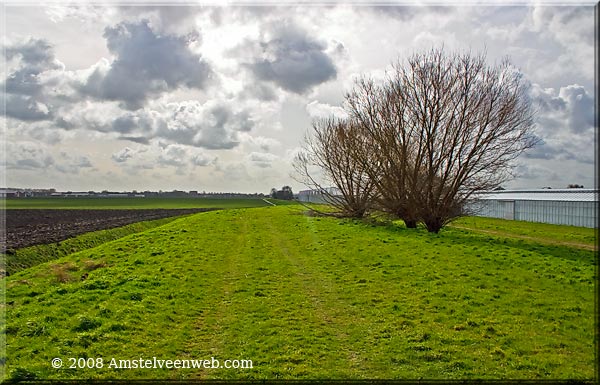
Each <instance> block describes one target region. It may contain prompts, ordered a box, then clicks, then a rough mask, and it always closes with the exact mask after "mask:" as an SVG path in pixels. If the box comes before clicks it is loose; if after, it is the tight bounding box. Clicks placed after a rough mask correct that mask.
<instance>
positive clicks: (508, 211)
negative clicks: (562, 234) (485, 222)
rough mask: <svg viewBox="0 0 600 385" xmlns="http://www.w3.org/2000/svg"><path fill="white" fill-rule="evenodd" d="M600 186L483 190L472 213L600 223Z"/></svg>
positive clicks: (575, 223)
mask: <svg viewBox="0 0 600 385" xmlns="http://www.w3.org/2000/svg"><path fill="white" fill-rule="evenodd" d="M597 208H598V190H594V189H583V188H577V189H573V188H571V189H536V190H499V191H490V192H484V193H480V194H479V195H477V196H476V200H475V201H473V203H472V204H470V205H468V207H467V211H469V212H470V214H473V215H476V216H482V217H491V218H503V219H514V220H519V221H528V222H542V223H552V224H557V225H571V226H581V227H591V228H594V227H597V219H598V218H597Z"/></svg>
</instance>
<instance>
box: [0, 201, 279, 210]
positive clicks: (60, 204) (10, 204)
mask: <svg viewBox="0 0 600 385" xmlns="http://www.w3.org/2000/svg"><path fill="white" fill-rule="evenodd" d="M3 205H5V207H6V209H188V208H204V207H206V208H223V209H227V208H242V207H263V206H269V204H268V203H266V202H265V201H263V200H262V199H258V198H12V199H11V198H9V199H0V207H3Z"/></svg>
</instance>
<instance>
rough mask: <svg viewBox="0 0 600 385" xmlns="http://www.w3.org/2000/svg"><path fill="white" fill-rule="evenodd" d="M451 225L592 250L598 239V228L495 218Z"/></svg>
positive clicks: (460, 220) (474, 218) (468, 219)
mask: <svg viewBox="0 0 600 385" xmlns="http://www.w3.org/2000/svg"><path fill="white" fill-rule="evenodd" d="M451 226H452V227H455V228H463V229H468V230H474V231H478V232H482V233H487V234H493V235H499V236H505V237H513V238H521V239H532V240H535V241H537V242H542V243H547V244H554V245H567V246H573V247H578V248H583V249H588V250H594V249H595V248H596V247H597V239H598V229H589V228H585V227H576V226H565V225H550V224H545V223H531V222H525V221H509V220H504V219H497V218H482V217H464V218H460V219H459V220H457V221H455V222H453V223H452V224H451Z"/></svg>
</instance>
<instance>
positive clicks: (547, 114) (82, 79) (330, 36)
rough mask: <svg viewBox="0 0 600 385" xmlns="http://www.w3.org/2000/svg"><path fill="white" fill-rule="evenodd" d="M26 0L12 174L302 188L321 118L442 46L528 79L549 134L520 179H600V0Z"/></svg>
mask: <svg viewBox="0 0 600 385" xmlns="http://www.w3.org/2000/svg"><path fill="white" fill-rule="evenodd" d="M26 4H27V5H21V4H20V3H8V4H7V5H6V6H5V7H4V9H3V10H2V11H3V15H2V17H3V18H4V22H3V23H2V24H4V26H5V27H4V30H3V31H2V32H1V34H2V35H1V36H0V45H1V46H2V56H3V57H2V60H3V61H4V63H3V64H4V65H3V66H2V68H1V72H0V84H2V88H3V92H2V94H0V99H1V103H0V105H3V107H2V108H3V111H2V112H3V117H2V118H1V119H2V138H1V139H3V140H2V145H3V146H4V147H5V148H4V150H3V151H2V152H3V155H4V156H2V157H1V158H0V162H1V163H2V169H3V170H2V171H1V172H2V174H1V175H0V187H4V186H9V187H22V188H24V187H29V188H56V189H57V190H59V191H67V190H71V191H88V190H95V191H101V190H105V189H107V190H111V191H129V190H138V191H143V190H163V191H170V190H173V189H178V190H198V191H207V192H208V191H220V192H227V191H235V192H248V193H253V192H263V193H268V192H269V191H270V189H271V188H272V187H277V188H281V186H283V185H290V186H292V188H293V191H295V192H297V191H299V190H302V189H305V188H306V187H305V186H302V184H300V183H299V182H297V181H296V180H295V179H294V171H293V168H292V160H293V158H294V156H295V155H296V154H297V153H298V151H299V150H300V148H301V146H302V141H303V138H304V137H305V135H306V134H307V133H308V132H309V131H310V128H311V122H312V121H313V120H314V119H318V118H321V117H327V116H331V115H335V116H341V115H342V114H343V109H342V106H343V102H344V94H345V93H346V92H348V91H349V90H350V89H351V88H352V85H353V82H354V81H355V80H356V79H357V78H359V77H361V76H367V77H372V78H374V79H382V78H383V77H384V76H385V73H386V70H389V69H390V66H391V65H392V64H393V63H396V62H400V63H401V62H402V61H403V60H405V59H406V58H407V57H408V56H409V55H411V54H413V53H416V52H422V51H424V50H429V49H431V48H439V47H443V48H444V49H445V50H447V51H465V50H470V51H472V52H476V53H479V52H482V51H485V52H486V55H487V60H488V63H489V64H490V65H493V64H494V63H498V62H500V61H501V60H502V59H503V58H505V57H507V56H508V58H509V60H510V62H511V63H512V64H513V65H514V66H515V67H516V68H517V69H518V70H519V71H520V72H521V73H522V74H523V76H524V78H525V79H526V81H527V82H528V83H529V84H530V88H529V96H530V97H531V98H532V101H533V104H534V106H535V108H536V110H537V119H536V126H535V135H536V136H537V137H538V138H539V144H538V145H537V146H536V147H534V148H532V149H530V150H528V151H527V152H525V153H524V154H522V155H521V156H520V157H519V158H518V159H517V160H516V162H515V168H514V173H515V178H514V179H513V180H511V181H510V182H508V183H505V184H504V185H503V186H504V187H505V188H542V187H547V186H549V187H552V188H564V187H566V186H567V185H568V184H571V183H576V184H580V185H584V186H585V187H589V188H592V187H595V185H594V183H595V180H594V150H595V127H594V124H595V123H594V44H595V40H594V33H595V30H594V8H593V6H592V5H585V4H578V5H567V6H564V5H561V6H558V5H552V4H537V5H534V4H533V3H532V4H528V3H522V4H513V5H512V6H498V5H450V6H433V5H406V4H404V5H399V4H392V5H390V4H386V5H380V6H375V5H365V4H364V3H362V4H352V3H346V4H336V3H328V4H322V3H321V4H316V3H315V4H303V5H293V4H290V3H284V4H277V3H271V4H269V3H263V4H258V5H257V4H253V5H245V4H237V5H229V6H216V5H210V4H209V5H207V4H204V5H202V6H196V5H192V4H191V3H186V4H185V5H184V4H179V5H175V6H160V5H152V3H146V4H143V3H140V4H136V3H132V2H131V1H129V2H127V3H126V4H125V3H121V4H119V3H116V2H113V3H107V4H104V5H100V3H94V4H87V3H74V4H71V5H67V4H62V3H60V2H55V3H50V4H49V5H43V4H41V3H40V4H36V3H35V2H31V3H26ZM425 4H426V3H425Z"/></svg>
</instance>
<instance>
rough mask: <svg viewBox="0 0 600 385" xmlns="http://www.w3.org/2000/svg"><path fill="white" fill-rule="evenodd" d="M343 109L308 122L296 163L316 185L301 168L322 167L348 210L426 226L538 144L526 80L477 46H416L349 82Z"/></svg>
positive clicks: (505, 173) (460, 211) (489, 185)
mask: <svg viewBox="0 0 600 385" xmlns="http://www.w3.org/2000/svg"><path fill="white" fill-rule="evenodd" d="M345 109H346V111H347V113H348V116H349V117H348V119H346V120H336V119H328V120H323V121H319V122H316V123H315V124H314V127H313V128H314V135H313V137H312V138H310V139H308V140H307V141H306V148H305V149H306V152H305V153H303V154H301V156H300V157H299V158H298V162H297V166H298V167H296V169H297V170H298V171H300V174H302V175H304V176H307V177H308V179H309V180H310V181H311V182H312V183H313V185H314V186H317V188H319V189H320V186H319V185H318V184H317V183H316V182H315V181H314V180H313V179H312V178H310V175H309V172H308V167H307V166H317V167H319V168H320V169H322V170H323V171H324V172H325V174H326V176H327V177H328V178H329V179H330V180H331V181H333V183H334V184H335V185H336V186H337V187H338V188H339V189H340V190H341V191H342V195H343V199H342V200H339V201H336V200H332V203H333V204H334V205H337V206H338V208H340V210H341V211H343V212H344V213H346V214H348V215H352V216H362V215H364V214H365V212H367V211H368V210H370V209H372V208H376V209H378V210H381V211H384V212H387V213H389V214H392V215H394V216H396V217H398V218H401V219H403V220H404V221H405V223H406V224H407V226H408V227H416V224H417V222H419V221H421V222H423V223H424V224H425V226H426V227H427V229H428V230H429V231H431V232H438V231H439V230H440V229H441V228H442V227H443V226H444V225H446V224H447V223H449V222H450V221H451V220H453V219H454V218H456V217H458V216H461V215H464V214H465V209H464V206H465V203H466V202H467V201H468V200H469V199H472V197H473V196H474V194H475V193H477V192H479V191H483V190H490V189H493V188H495V187H497V186H499V185H500V184H501V183H503V182H505V181H506V180H508V179H509V178H510V177H511V170H512V166H513V163H512V162H513V160H514V159H515V158H516V157H518V156H519V155H520V154H521V153H522V152H523V151H525V150H526V149H528V148H530V147H532V146H533V145H534V144H535V143H536V139H535V136H534V135H532V129H533V126H534V116H535V112H534V110H533V109H532V106H531V101H530V99H529V98H528V96H527V83H526V82H525V80H524V79H523V77H522V75H521V74H520V72H518V71H517V70H516V69H514V68H513V67H512V66H511V65H510V63H509V62H508V61H507V60H504V61H503V62H501V63H500V64H498V65H493V66H490V65H488V64H487V63H486V59H485V54H480V55H473V54H472V53H470V52H468V53H453V54H446V53H445V52H444V50H443V49H433V50H431V51H429V52H425V53H421V54H414V55H412V56H410V57H409V58H408V59H407V61H406V62H405V63H402V62H398V63H396V64H395V66H394V67H393V71H392V72H391V73H390V74H388V76H387V78H386V79H385V80H384V81H383V83H381V84H377V83H375V82H373V81H372V80H368V79H361V80H359V81H357V82H356V83H355V86H354V88H353V89H352V90H351V92H349V93H348V94H347V95H346V103H345ZM332 199H333V197H332Z"/></svg>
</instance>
